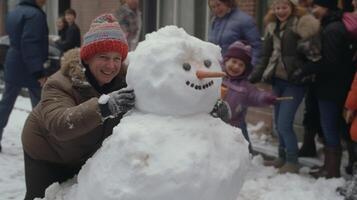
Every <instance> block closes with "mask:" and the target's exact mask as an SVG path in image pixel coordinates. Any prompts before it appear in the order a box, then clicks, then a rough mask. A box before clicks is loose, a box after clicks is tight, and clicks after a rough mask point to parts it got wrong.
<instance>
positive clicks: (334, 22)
mask: <svg viewBox="0 0 357 200" xmlns="http://www.w3.org/2000/svg"><path fill="white" fill-rule="evenodd" d="M313 13H314V15H315V16H316V17H317V18H318V19H319V20H320V21H321V44H322V48H321V51H322V59H321V61H320V62H319V65H318V66H317V68H316V70H317V73H316V82H315V85H314V86H315V91H316V96H317V98H318V105H319V110H320V120H321V126H322V130H323V134H324V140H325V148H324V151H325V160H324V166H323V167H322V168H320V169H319V170H318V171H316V172H314V171H312V172H311V173H310V174H311V175H312V176H314V177H316V178H318V177H325V178H334V177H340V165H341V157H342V148H341V139H340V137H341V136H342V135H341V134H345V135H347V134H348V131H347V125H346V123H345V122H344V120H343V117H342V111H343V107H344V102H345V100H346V97H347V93H348V90H349V87H350V85H351V83H352V79H353V75H354V71H355V67H354V66H353V64H352V57H353V51H352V49H351V48H350V44H351V41H350V39H348V33H347V31H346V27H345V26H344V24H343V22H342V14H343V12H342V10H340V9H338V7H337V0H314V9H313Z"/></svg>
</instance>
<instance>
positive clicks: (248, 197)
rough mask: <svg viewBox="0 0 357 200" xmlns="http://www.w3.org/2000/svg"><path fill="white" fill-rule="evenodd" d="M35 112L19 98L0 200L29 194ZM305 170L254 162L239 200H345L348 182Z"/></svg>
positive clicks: (2, 166) (1, 168) (0, 172)
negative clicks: (28, 132)
mask: <svg viewBox="0 0 357 200" xmlns="http://www.w3.org/2000/svg"><path fill="white" fill-rule="evenodd" d="M30 109H31V105H30V100H29V99H27V98H23V97H19V98H18V100H17V102H16V104H15V109H14V110H13V112H12V114H11V117H10V119H9V123H8V126H7V127H6V129H5V132H4V138H3V141H2V146H3V152H2V153H0V199H1V200H20V199H23V197H24V194H25V183H24V170H23V152H22V147H21V131H22V126H23V124H24V122H25V120H26V117H27V115H28V111H29V110H30ZM307 170H308V169H307V168H306V167H305V168H302V169H301V170H300V174H299V175H294V174H286V175H279V174H277V170H276V169H274V168H271V167H264V166H262V157H261V156H256V157H254V158H253V159H252V165H251V168H250V172H249V174H248V179H247V180H246V181H245V184H244V186H243V188H242V190H241V194H240V196H239V197H238V199H239V200H301V199H304V200H343V197H341V196H339V195H338V194H337V193H336V192H335V189H336V188H337V187H338V186H341V185H343V184H344V183H345V181H344V179H342V178H340V179H329V180H326V179H318V180H315V179H313V178H311V177H309V176H308V175H307Z"/></svg>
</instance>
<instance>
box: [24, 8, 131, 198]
mask: <svg viewBox="0 0 357 200" xmlns="http://www.w3.org/2000/svg"><path fill="white" fill-rule="evenodd" d="M127 54H128V44H127V41H126V39H125V34H124V32H123V31H122V30H121V28H120V26H119V24H118V22H117V21H116V19H115V17H114V16H113V15H111V14H103V15H100V16H98V17H97V18H95V19H94V20H93V22H92V24H91V27H90V29H89V31H88V32H87V33H86V34H85V35H84V42H83V46H82V47H81V49H80V50H79V49H78V48H76V49H72V50H69V51H68V52H66V53H65V54H64V56H63V59H62V61H61V69H60V70H59V71H58V72H56V73H55V74H54V75H52V76H50V78H49V79H48V81H47V83H46V84H45V86H44V87H43V95H42V99H41V101H40V103H39V105H38V106H37V107H36V108H35V109H34V110H33V111H32V112H31V113H30V115H29V116H28V118H27V120H26V122H25V125H24V128H23V132H22V146H23V150H24V164H25V181H26V197H25V200H30V199H31V200H32V199H34V198H35V197H40V198H41V197H43V196H44V194H45V189H46V188H47V187H48V186H49V185H51V184H52V183H54V182H60V183H61V182H63V181H66V180H67V179H70V178H72V177H73V176H74V175H76V174H77V173H78V172H79V170H80V168H81V167H82V165H83V164H84V163H85V162H86V160H87V159H88V158H90V157H91V156H92V155H93V154H94V153H95V152H96V151H97V149H99V148H100V146H101V145H102V142H103V140H104V139H105V138H107V137H108V136H109V135H111V134H112V131H113V128H114V127H115V126H116V125H118V123H119V122H120V119H121V118H122V116H123V115H124V114H125V113H126V112H127V111H128V110H130V109H131V108H132V107H133V106H134V104H135V96H134V92H133V90H132V89H128V88H125V87H126V82H125V75H124V74H122V73H121V72H122V63H123V61H124V60H125V58H126V56H127Z"/></svg>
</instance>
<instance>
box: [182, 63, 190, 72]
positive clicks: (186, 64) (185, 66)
mask: <svg viewBox="0 0 357 200" xmlns="http://www.w3.org/2000/svg"><path fill="white" fill-rule="evenodd" d="M182 68H183V69H184V70H185V71H190V70H191V65H190V64H189V63H183V65H182Z"/></svg>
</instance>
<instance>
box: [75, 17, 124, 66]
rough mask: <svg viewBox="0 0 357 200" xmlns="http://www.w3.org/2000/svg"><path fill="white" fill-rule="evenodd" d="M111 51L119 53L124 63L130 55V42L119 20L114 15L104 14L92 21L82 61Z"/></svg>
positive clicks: (86, 36) (83, 48)
mask: <svg viewBox="0 0 357 200" xmlns="http://www.w3.org/2000/svg"><path fill="white" fill-rule="evenodd" d="M109 51H114V52H118V53H119V54H120V55H121V56H122V60H123V61H124V60H125V58H126V56H127V54H128V42H127V41H126V36H125V34H124V32H123V31H122V29H121V28H120V25H119V24H118V21H117V19H116V18H115V17H114V16H113V15H112V14H102V15H100V16H98V17H97V18H95V19H94V20H93V21H92V24H91V26H90V28H89V31H88V32H87V33H86V34H85V35H84V38H83V45H82V47H81V59H82V60H89V59H90V58H92V57H93V56H94V55H95V54H97V53H101V52H109Z"/></svg>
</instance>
